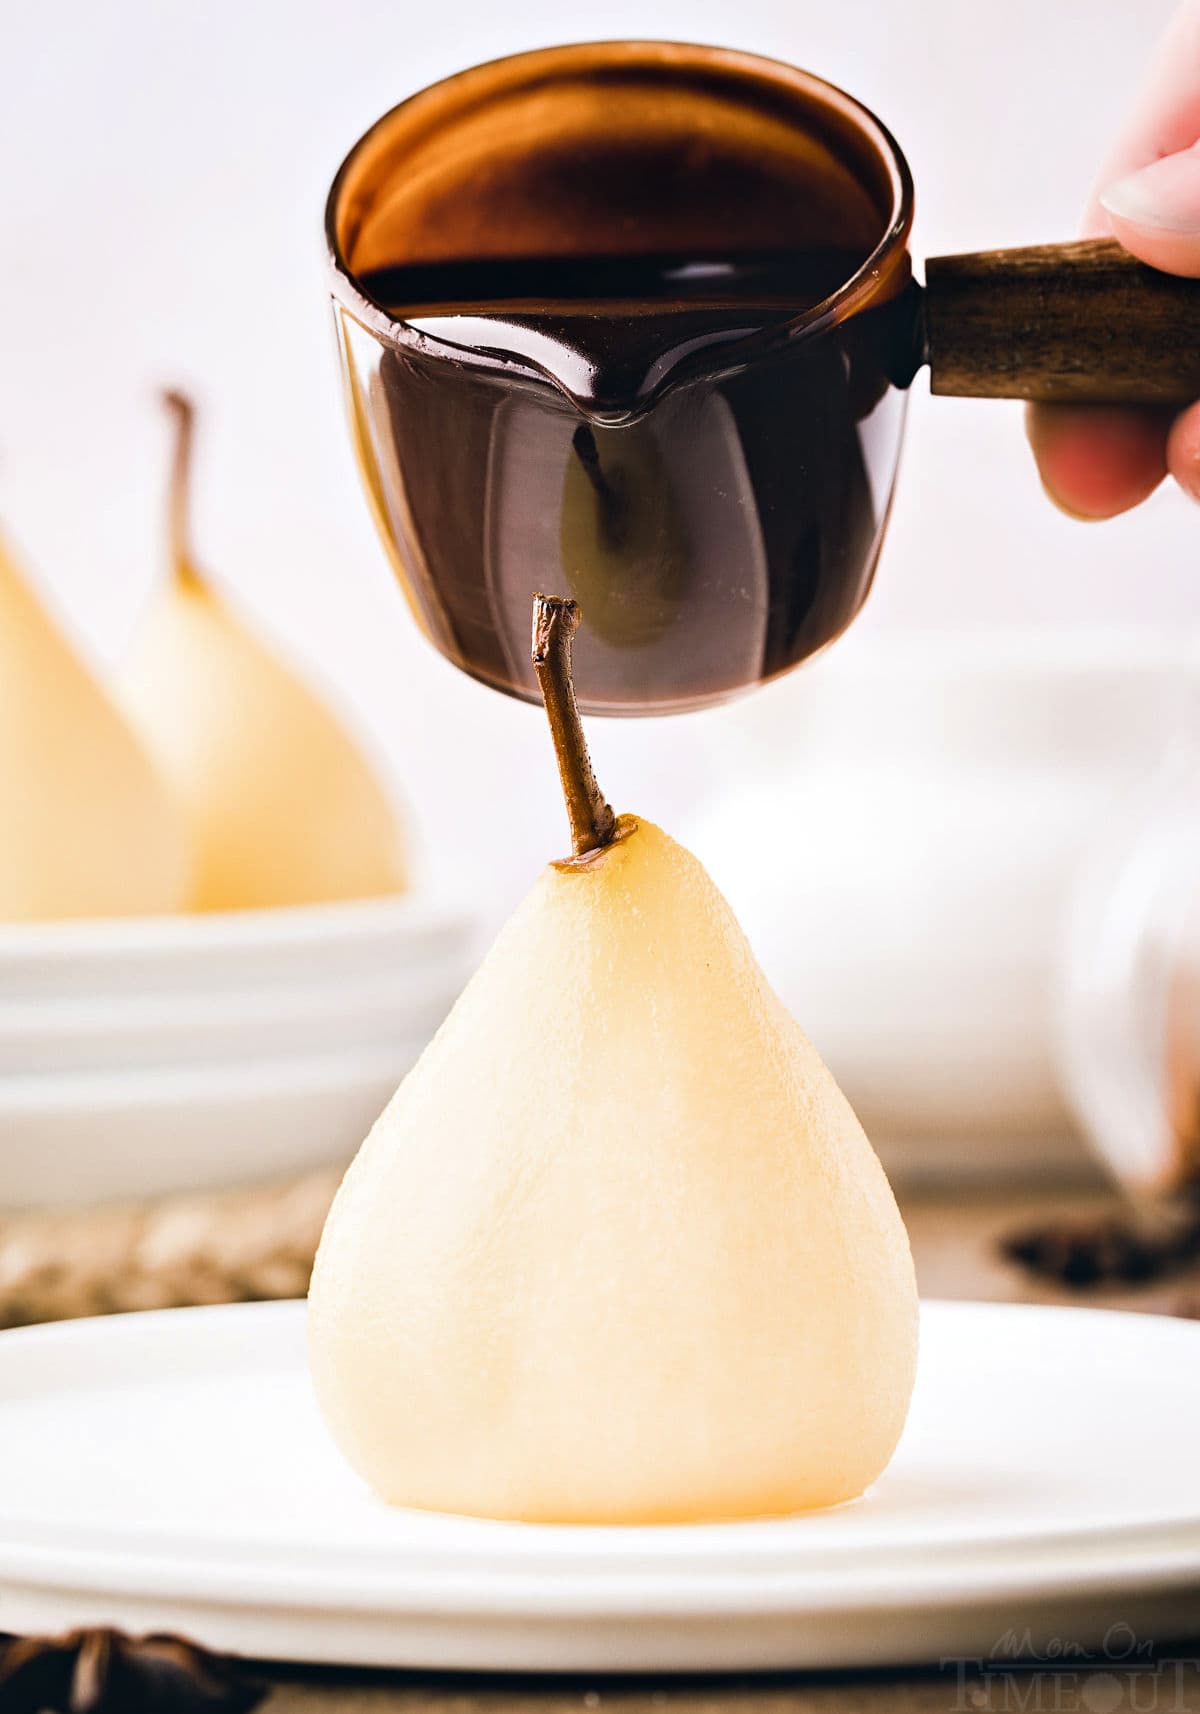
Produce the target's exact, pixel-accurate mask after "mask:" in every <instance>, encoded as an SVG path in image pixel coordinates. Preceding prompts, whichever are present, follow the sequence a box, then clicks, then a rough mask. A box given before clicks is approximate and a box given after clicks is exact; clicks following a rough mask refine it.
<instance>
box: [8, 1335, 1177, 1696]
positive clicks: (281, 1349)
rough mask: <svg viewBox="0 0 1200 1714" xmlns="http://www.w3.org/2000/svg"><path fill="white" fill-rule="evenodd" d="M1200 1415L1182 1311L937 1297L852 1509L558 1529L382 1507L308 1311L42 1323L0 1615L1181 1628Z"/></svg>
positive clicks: (249, 1629)
mask: <svg viewBox="0 0 1200 1714" xmlns="http://www.w3.org/2000/svg"><path fill="white" fill-rule="evenodd" d="M414 1408H419V1397H414ZM613 1408H614V1409H619V1408H620V1401H619V1400H614V1401H613ZM1198 1422H1200V1326H1198V1325H1195V1324H1190V1323H1186V1322H1180V1321H1168V1320H1165V1319H1160V1318H1157V1317H1152V1316H1132V1315H1116V1314H1112V1313H1105V1312H1102V1311H1088V1310H1064V1309H1039V1308H1030V1307H1025V1306H1022V1307H1015V1306H1009V1305H977V1304H938V1303H934V1304H928V1305H926V1306H925V1311H924V1323H923V1349H922V1358H921V1373H920V1379H919V1382H918V1386H917V1394H916V1398H915V1400H914V1403H913V1410H912V1416H911V1419H910V1422H909V1427H908V1429H907V1431H906V1433H905V1436H904V1440H903V1442H902V1444H901V1447H900V1450H899V1452H898V1453H897V1455H896V1458H895V1460H894V1462H893V1464H892V1467H891V1469H890V1470H889V1471H888V1472H887V1473H886V1474H885V1476H884V1477H883V1478H882V1479H881V1480H880V1482H879V1483H878V1484H877V1485H876V1487H875V1488H874V1489H873V1490H872V1492H871V1493H870V1494H869V1495H867V1496H866V1497H865V1498H864V1499H863V1500H861V1501H858V1502H856V1503H855V1504H853V1505H849V1506H843V1507H840V1508H838V1509H836V1510H833V1511H828V1512H824V1513H814V1514H809V1515H808V1516H802V1517H797V1518H789V1519H776V1520H766V1521H761V1522H751V1523H746V1524H721V1525H696V1526H691V1527H670V1528H644V1529H611V1528H610V1529H601V1528H597V1529H580V1528H558V1529H555V1528H546V1527H535V1526H529V1525H519V1524H501V1523H489V1522H483V1521H477V1520H473V1519H466V1518H451V1517H442V1516H435V1515H433V1514H428V1513H424V1514H422V1513H406V1512H400V1511H391V1510H389V1509H388V1508H387V1507H385V1506H383V1505H382V1504H380V1503H378V1502H377V1501H375V1500H374V1499H373V1498H372V1497H371V1495H369V1494H368V1493H367V1492H366V1490H365V1489H364V1488H363V1487H362V1486H361V1485H360V1484H359V1483H358V1482H357V1481H356V1479H355V1478H354V1477H353V1476H352V1475H351V1473H350V1472H349V1470H348V1469H346V1467H345V1466H344V1465H343V1463H342V1462H341V1460H340V1458H339V1457H338V1455H337V1454H336V1452H335V1451H334V1449H333V1447H332V1446H331V1444H330V1443H329V1441H328V1439H327V1437H326V1435H325V1433H324V1430H323V1428H322V1426H321V1423H320V1421H319V1419H318V1417H317V1414H316V1411H315V1408H314V1405H313V1402H312V1398H311V1394H310V1390H309V1384H308V1378H307V1372H306V1369H305V1363H304V1336H303V1308H302V1306H301V1305H298V1304H272V1305H261V1306H260V1305H256V1306H251V1307H241V1306H239V1307H236V1308H232V1309H215V1310H212V1309H203V1310H182V1311H169V1312H166V1313H163V1314H155V1315H132V1316H126V1317H121V1318H117V1319H114V1320H111V1321H104V1322H74V1323H67V1324H63V1325H61V1326H54V1327H48V1328H33V1329H29V1330H27V1331H23V1332H18V1333H6V1334H3V1335H0V1624H2V1625H3V1627H4V1628H6V1629H11V1630H16V1631H33V1630H37V1631H41V1630H52V1629H57V1628H60V1627H62V1626H65V1625H76V1624H85V1623H87V1624H92V1623H99V1622H104V1623H116V1624H122V1625H126V1626H129V1627H131V1628H132V1629H134V1630H146V1629H160V1628H169V1629H180V1630H183V1631H185V1632H188V1633H190V1634H192V1635H194V1636H196V1637H198V1638H199V1639H201V1640H202V1641H204V1642H206V1643H209V1644H211V1645H213V1646H216V1647H221V1648H229V1649H234V1650H239V1651H242V1652H244V1653H247V1654H251V1655H259V1656H265V1657H272V1658H276V1659H290V1660H315V1661H329V1662H346V1663H360V1664H375V1665H384V1666H420V1667H452V1668H453V1667H457V1668H490V1669H523V1670H534V1671H538V1670H551V1669H555V1670H566V1669H578V1670H585V1671H604V1670H662V1671H666V1670H695V1671H699V1670H719V1669H723V1668H782V1667H846V1666H862V1665H867V1664H876V1663H898V1662H910V1661H938V1660H942V1659H944V1658H945V1657H948V1656H954V1657H959V1656H970V1657H974V1656H978V1655H986V1654H988V1653H990V1651H991V1650H992V1649H993V1647H994V1646H999V1648H1000V1649H1001V1650H1006V1649H1010V1648H1011V1647H1012V1641H1011V1639H1012V1638H1017V1639H1021V1640H1022V1641H1024V1643H1025V1645H1026V1646H1030V1645H1032V1646H1042V1647H1045V1646H1046V1645H1047V1643H1048V1641H1049V1639H1051V1638H1054V1637H1057V1638H1058V1639H1060V1641H1061V1642H1065V1643H1071V1644H1078V1645H1079V1646H1080V1647H1094V1646H1097V1645H1099V1644H1101V1643H1102V1641H1103V1638H1104V1636H1105V1633H1106V1631H1107V1630H1108V1628H1109V1626H1111V1625H1113V1624H1118V1623H1119V1624H1121V1625H1124V1626H1130V1627H1132V1628H1133V1630H1134V1631H1136V1633H1137V1634H1138V1635H1139V1636H1140V1637H1142V1638H1148V1637H1157V1638H1160V1639H1166V1638H1171V1637H1178V1636H1182V1635H1186V1634H1187V1633H1188V1632H1189V1631H1190V1630H1194V1629H1195V1625H1196V1618H1197V1613H1198V1611H1200V1608H1198V1606H1197V1602H1198V1600H1200V1459H1198V1458H1197V1456H1196V1445H1197V1438H1196V1436H1197V1426H1196V1425H1197V1423H1198ZM1122 1634H1123V1635H1124V1634H1126V1633H1124V1632H1123V1633H1122Z"/></svg>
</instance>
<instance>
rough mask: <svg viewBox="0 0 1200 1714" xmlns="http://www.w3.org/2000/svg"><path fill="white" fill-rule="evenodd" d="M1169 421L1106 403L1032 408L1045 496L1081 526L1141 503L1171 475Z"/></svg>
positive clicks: (1030, 425) (1028, 421)
mask: <svg viewBox="0 0 1200 1714" xmlns="http://www.w3.org/2000/svg"><path fill="white" fill-rule="evenodd" d="M1168 422H1169V419H1168V417H1167V416H1166V415H1164V413H1163V412H1161V411H1157V410H1153V411H1151V410H1147V411H1140V410H1127V409H1119V408H1117V407H1115V406H1108V405H1031V406H1030V407H1029V408H1028V410H1027V412H1026V417H1025V430H1026V434H1027V435H1028V438H1029V444H1030V447H1031V448H1032V450H1033V456H1034V459H1035V461H1036V463H1037V467H1038V474H1039V475H1040V477H1041V479H1042V486H1043V488H1044V489H1045V490H1046V493H1047V495H1048V496H1049V498H1050V499H1051V500H1052V501H1053V503H1054V504H1055V505H1056V506H1057V507H1058V509H1059V510H1060V511H1061V512H1065V513H1066V514H1067V515H1068V516H1069V517H1072V518H1076V519H1079V520H1080V521H1082V522H1097V521H1099V520H1101V519H1103V518H1115V517H1117V516H1118V514H1120V513H1121V512H1127V511H1129V510H1130V508H1131V507H1133V506H1137V505H1140V503H1141V502H1142V501H1143V500H1145V499H1146V498H1147V497H1148V496H1149V495H1151V494H1152V493H1153V492H1154V490H1155V489H1156V488H1157V487H1158V485H1159V483H1160V482H1161V481H1162V479H1163V477H1164V476H1165V475H1166V473H1167V452H1166V441H1167V428H1168Z"/></svg>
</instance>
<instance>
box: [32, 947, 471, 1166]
mask: <svg viewBox="0 0 1200 1714" xmlns="http://www.w3.org/2000/svg"><path fill="white" fill-rule="evenodd" d="M466 974H467V971H466V967H465V961H464V960H463V958H462V957H456V958H453V959H447V960H445V961H444V962H443V963H442V964H441V965H439V966H437V967H431V968H430V970H429V971H428V973H424V974H423V976H422V980H421V981H420V982H419V983H417V982H413V981H411V980H409V979H399V980H398V979H396V978H395V977H389V978H380V977H376V976H372V977H369V978H368V979H367V980H366V981H361V980H356V981H346V980H343V981H341V982H339V983H336V984H335V983H325V984H321V985H312V984H305V985H301V984H299V983H296V984H293V985H291V986H284V985H279V986H276V987H269V988H247V989H241V990H237V989H235V990H232V991H230V992H228V993H226V992H221V991H213V992H207V993H206V992H201V993H198V994H186V993H181V994H165V995H140V994H139V995H128V996H125V995H121V996H118V997H115V998H112V999H105V1000H98V999H92V1000H82V1001H77V1002H69V1001H54V1002H51V1003H49V1004H39V1003H36V1002H35V1003H32V1004H29V1003H22V1002H20V1001H4V1002H0V1105H2V1103H3V1093H4V1089H5V1086H6V1081H7V1080H8V1079H11V1078H22V1077H25V1076H27V1075H29V1074H31V1073H35V1074H38V1075H45V1074H47V1073H60V1074H67V1075H70V1074H72V1073H75V1072H80V1071H116V1070H137V1069H139V1068H143V1067H151V1066H163V1065H180V1066H183V1065H190V1064H198V1063H203V1062H211V1061H214V1060H215V1061H219V1062H230V1061H247V1060H251V1061H253V1060H261V1059H264V1058H268V1059H269V1058H280V1057H290V1058H296V1057H302V1056H304V1055H307V1054H311V1053H314V1052H323V1051H326V1050H329V1049H336V1048H361V1047H367V1046H379V1047H386V1046H387V1044H388V1043H389V1042H390V1041H393V1040H395V1039H396V1038H397V1037H401V1036H420V1035H423V1036H425V1037H428V1036H430V1035H432V1033H433V1031H434V1030H435V1029H436V1028H437V1026H438V1025H439V1024H440V1023H441V1021H442V1019H443V1018H444V1017H445V1015H446V1013H447V1012H448V1011H449V1010H450V1007H451V1006H452V1005H453V1003H454V1001H455V999H456V997H457V995H458V992H459V990H460V988H461V987H462V985H463V981H464V979H465V976H466ZM0 1147H2V1143H0Z"/></svg>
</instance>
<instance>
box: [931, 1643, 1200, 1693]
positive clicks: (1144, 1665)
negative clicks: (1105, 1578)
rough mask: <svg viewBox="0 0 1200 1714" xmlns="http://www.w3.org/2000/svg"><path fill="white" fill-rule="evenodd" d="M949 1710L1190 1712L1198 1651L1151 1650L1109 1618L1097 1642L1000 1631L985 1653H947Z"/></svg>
mask: <svg viewBox="0 0 1200 1714" xmlns="http://www.w3.org/2000/svg"><path fill="white" fill-rule="evenodd" d="M939 1664H940V1666H941V1669H942V1671H943V1673H945V1674H947V1675H948V1676H951V1677H952V1678H953V1682H954V1695H953V1700H952V1701H951V1702H950V1704H949V1707H950V1709H951V1710H952V1714H1196V1711H1197V1710H1200V1653H1184V1652H1172V1651H1171V1650H1170V1649H1166V1650H1162V1651H1160V1650H1158V1649H1156V1647H1155V1644H1154V1642H1153V1640H1152V1639H1150V1638H1146V1637H1139V1636H1138V1635H1137V1633H1136V1631H1134V1629H1133V1627H1132V1626H1131V1625H1127V1624H1123V1623H1117V1624H1113V1625H1110V1626H1109V1628H1108V1630H1107V1631H1106V1632H1105V1634H1104V1638H1103V1640H1102V1642H1101V1643H1100V1646H1099V1648H1091V1649H1089V1648H1085V1647H1084V1646H1083V1645H1082V1644H1081V1643H1077V1642H1072V1641H1071V1640H1070V1639H1069V1638H1066V1637H1051V1638H1049V1639H1047V1640H1046V1641H1044V1642H1043V1643H1042V1645H1041V1647H1040V1648H1039V1647H1036V1646H1035V1644H1034V1638H1033V1632H1032V1630H1031V1629H1030V1628H1026V1629H1025V1630H1024V1631H1018V1630H1011V1629H1010V1630H1007V1631H1005V1632H1004V1633H1003V1634H1002V1635H1001V1636H999V1637H997V1639H996V1641H995V1642H994V1643H993V1644H992V1648H991V1651H990V1652H989V1653H988V1654H987V1655H975V1656H967V1655H962V1656H959V1655H947V1656H944V1657H943V1658H942V1660H941V1661H940V1663H939Z"/></svg>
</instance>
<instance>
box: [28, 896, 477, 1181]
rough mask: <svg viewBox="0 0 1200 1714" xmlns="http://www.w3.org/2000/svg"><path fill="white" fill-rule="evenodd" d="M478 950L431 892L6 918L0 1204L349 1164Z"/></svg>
mask: <svg viewBox="0 0 1200 1714" xmlns="http://www.w3.org/2000/svg"><path fill="white" fill-rule="evenodd" d="M473 952H474V947H473V944H472V929H471V924H470V921H469V919H468V918H467V917H465V916H464V915H463V914H462V913H461V912H459V911H456V910H454V909H453V908H450V907H448V906H445V905H442V904H440V903H438V902H435V901H432V900H431V899H430V898H429V897H428V896H427V895H424V894H414V895H409V896H401V897H395V898H384V899H365V900H354V901H350V902H346V903H336V904H322V905H310V906H302V907H290V908H286V909H277V910H261V911H258V910H256V911H239V912H236V913H230V914H228V915H204V916H164V917H147V918H140V919H112V920H105V921H88V922H56V923H10V924H5V925H2V926H0V1209H13V1208H24V1207H30V1206H34V1205H37V1204H40V1203H58V1204H62V1203H87V1202H95V1201H103V1200H112V1199H120V1198H126V1197H143V1196H145V1197H149V1196H156V1195H163V1194H167V1193H169V1192H173V1191H179V1190H192V1189H208V1188H214V1189H215V1188H218V1187H223V1186H226V1185H231V1184H235V1183H238V1182H247V1181H249V1180H253V1179H258V1178H269V1177H271V1176H272V1175H276V1174H283V1173H287V1172H292V1171H295V1172H301V1171H304V1170H305V1169H307V1168H309V1167H315V1166H318V1165H320V1164H323V1163H327V1162H334V1161H338V1160H341V1159H345V1158H346V1157H348V1156H349V1155H350V1154H351V1153H352V1152H353V1150H354V1149H355V1148H356V1147H357V1145H358V1143H359V1142H360V1141H361V1140H362V1138H363V1136H364V1135H365V1133H366V1131H367V1129H368V1127H369V1126H370V1124H371V1123H372V1121H373V1120H374V1118H375V1117H376V1115H377V1114H378V1113H379V1111H380V1109H381V1108H382V1107H383V1105H384V1103H385V1102H386V1100H387V1099H388V1097H389V1096H390V1094H391V1093H392V1091H393V1089H394V1088H395V1087H396V1084H397V1083H398V1082H399V1081H400V1079H401V1078H402V1077H403V1076H404V1074H405V1072H406V1071H408V1069H409V1068H410V1066H411V1065H412V1064H413V1062H414V1061H415V1060H416V1058H417V1056H418V1054H419V1053H420V1052H421V1049H422V1048H423V1047H424V1046H425V1044H426V1042H427V1041H428V1040H429V1038H430V1037H431V1036H432V1034H433V1032H434V1031H435V1030H436V1028H437V1026H438V1025H439V1024H440V1022H441V1020H442V1018H443V1017H444V1016H445V1015H446V1013H447V1011H448V1010H449V1009H450V1006H451V1005H452V1003H453V1001H454V999H455V997H456V995H457V994H458V991H459V989H460V988H461V987H462V984H463V982H464V981H465V979H466V977H467V975H468V974H469V972H470V969H471V964H472V957H473Z"/></svg>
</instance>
